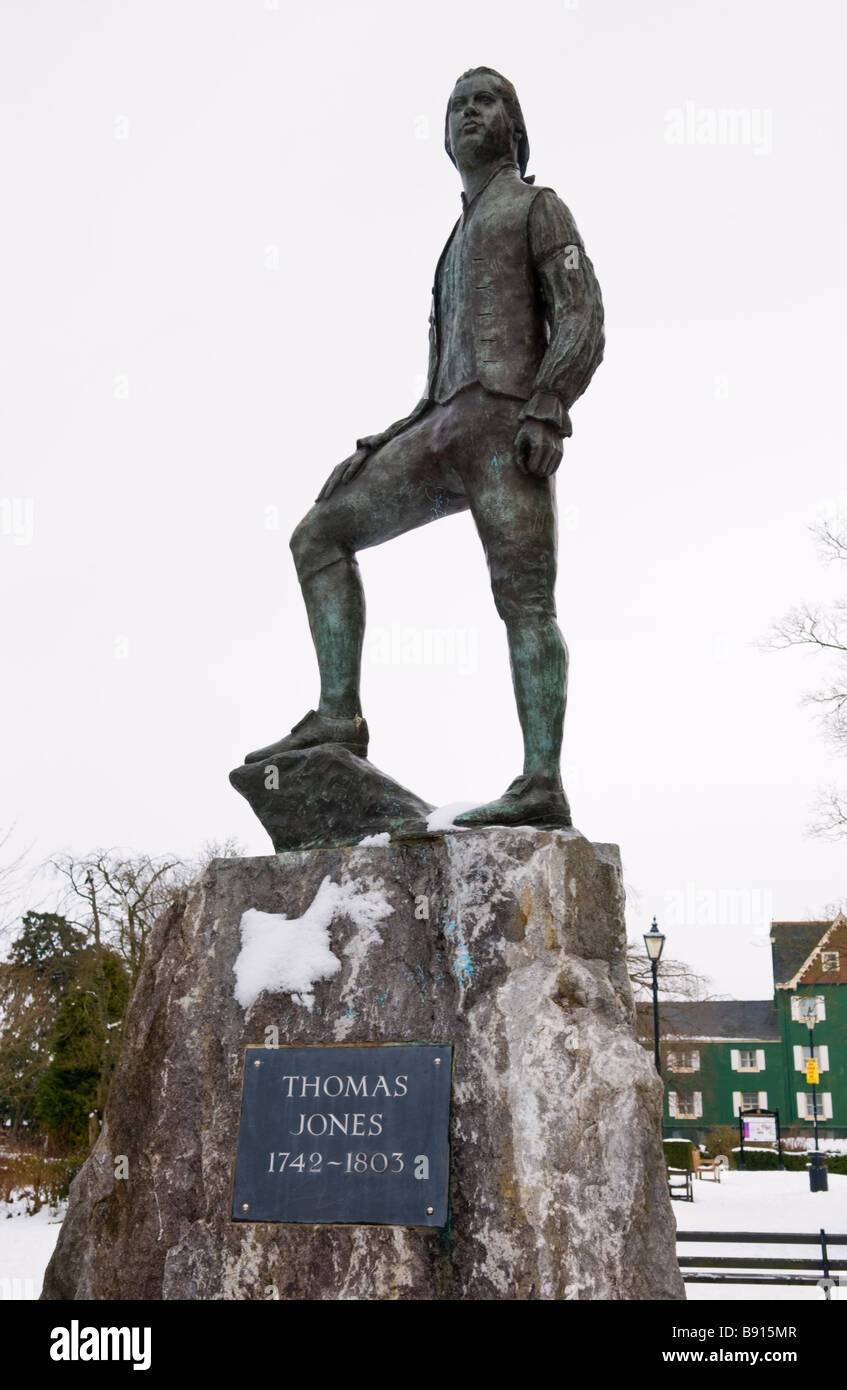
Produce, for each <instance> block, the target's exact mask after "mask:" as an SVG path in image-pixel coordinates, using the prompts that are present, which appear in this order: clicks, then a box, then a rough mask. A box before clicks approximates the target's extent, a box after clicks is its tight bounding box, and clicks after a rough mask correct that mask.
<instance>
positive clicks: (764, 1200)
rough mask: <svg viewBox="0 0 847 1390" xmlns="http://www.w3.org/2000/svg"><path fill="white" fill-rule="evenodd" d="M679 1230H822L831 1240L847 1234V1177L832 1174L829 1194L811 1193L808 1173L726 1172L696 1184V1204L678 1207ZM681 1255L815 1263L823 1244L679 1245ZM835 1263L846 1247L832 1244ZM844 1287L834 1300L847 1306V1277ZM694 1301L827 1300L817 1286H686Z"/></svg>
mask: <svg viewBox="0 0 847 1390" xmlns="http://www.w3.org/2000/svg"><path fill="white" fill-rule="evenodd" d="M673 1209H674V1215H675V1216H676V1225H677V1230H678V1231H797V1232H801V1233H803V1234H810V1233H813V1232H817V1231H819V1230H820V1228H821V1227H823V1228H824V1230H825V1231H826V1232H827V1233H828V1234H831V1235H845V1234H847V1177H842V1176H840V1175H839V1174H836V1173H830V1175H829V1191H828V1192H811V1191H810V1190H809V1175H808V1173H779V1172H769V1173H768V1172H764V1173H741V1172H734V1171H729V1172H723V1173H722V1174H721V1181H720V1182H719V1183H714V1182H710V1181H707V1180H706V1179H705V1178H704V1179H702V1180H697V1179H695V1181H694V1201H693V1202H674V1203H673ZM678 1252H679V1254H680V1255H706V1254H708V1255H739V1256H748V1257H752V1256H757V1255H763V1256H772V1257H774V1258H777V1257H779V1256H780V1255H785V1256H788V1257H790V1258H793V1259H816V1258H817V1257H818V1256H819V1255H820V1245H819V1244H818V1245H817V1246H811V1245H810V1246H805V1245H747V1244H744V1245H739V1244H724V1243H720V1244H714V1245H713V1244H701V1243H700V1242H699V1241H698V1242H697V1243H696V1244H689V1245H684V1244H680V1245H679V1246H678ZM829 1254H830V1257H831V1258H832V1259H835V1260H839V1259H840V1260H843V1259H847V1246H844V1245H840V1246H839V1245H833V1246H831V1247H830V1249H829ZM841 1277H842V1281H843V1282H842V1285H841V1286H840V1287H836V1288H834V1289H833V1290H832V1297H833V1299H839V1300H840V1301H841V1302H845V1303H847V1274H844V1275H842V1276H841ZM685 1291H686V1293H687V1295H688V1298H689V1300H690V1301H691V1302H698V1301H705V1300H707V1299H708V1300H719V1301H722V1302H734V1301H736V1300H739V1299H760V1298H761V1299H794V1300H797V1299H802V1300H806V1301H815V1302H818V1301H821V1300H823V1297H824V1295H823V1291H822V1290H821V1289H819V1288H817V1287H816V1286H815V1285H806V1286H803V1285H797V1284H794V1285H791V1284H756V1285H749V1284H724V1285H719V1284H686V1286H685Z"/></svg>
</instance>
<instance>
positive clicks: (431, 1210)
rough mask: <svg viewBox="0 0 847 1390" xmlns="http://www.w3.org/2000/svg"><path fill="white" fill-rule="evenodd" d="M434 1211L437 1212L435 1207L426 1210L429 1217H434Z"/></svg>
mask: <svg viewBox="0 0 847 1390" xmlns="http://www.w3.org/2000/svg"><path fill="white" fill-rule="evenodd" d="M434 1211H435V1207H427V1209H426V1214H427V1216H432V1214H433V1212H434Z"/></svg>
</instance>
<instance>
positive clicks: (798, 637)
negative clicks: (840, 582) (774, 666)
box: [763, 517, 847, 839]
mask: <svg viewBox="0 0 847 1390" xmlns="http://www.w3.org/2000/svg"><path fill="white" fill-rule="evenodd" d="M811 531H812V535H813V536H814V537H815V539H816V541H817V545H818V551H819V554H820V556H821V559H822V560H823V561H824V563H826V564H847V519H845V518H844V517H836V518H834V519H831V520H827V521H821V522H818V524H817V525H815V526H813V527H811ZM763 646H764V647H765V648H766V649H767V650H769V651H785V650H787V649H788V648H789V647H809V648H811V649H812V650H814V651H816V652H817V653H818V655H819V656H823V657H824V658H825V659H826V661H827V662H828V675H827V679H826V682H825V683H824V684H823V685H821V686H820V687H819V688H818V689H817V690H813V691H810V692H809V694H808V695H807V696H806V697H805V702H806V703H807V704H809V705H811V706H813V707H814V708H815V710H816V712H817V714H818V716H819V719H820V724H821V727H822V730H823V734H824V737H825V739H826V741H827V743H828V744H829V745H830V747H831V748H832V749H833V751H834V752H835V754H836V756H839V757H843V756H845V755H847V598H839V599H836V600H835V602H834V603H831V604H829V605H823V604H818V605H812V604H808V603H803V604H800V605H799V607H797V608H792V609H791V610H790V611H789V612H788V613H786V614H785V616H784V617H783V618H781V619H780V620H779V622H776V623H774V624H773V626H772V628H771V630H770V634H769V636H768V638H767V639H766V641H765V642H764V643H763ZM810 829H811V831H812V834H814V835H820V836H822V837H823V838H824V839H840V838H841V837H842V836H843V835H845V834H847V792H845V791H844V790H843V789H842V788H839V787H837V786H834V785H833V786H829V787H825V788H823V789H822V790H821V792H820V795H819V797H818V800H817V803H816V806H815V810H814V820H813V822H812V824H811V827H810Z"/></svg>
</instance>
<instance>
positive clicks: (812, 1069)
mask: <svg viewBox="0 0 847 1390" xmlns="http://www.w3.org/2000/svg"><path fill="white" fill-rule="evenodd" d="M819 1080H820V1077H819V1076H818V1064H817V1060H813V1059H812V1058H811V1057H810V1058H809V1060H808V1062H807V1063H806V1081H807V1082H808V1084H809V1085H810V1086H817V1084H818V1081H819Z"/></svg>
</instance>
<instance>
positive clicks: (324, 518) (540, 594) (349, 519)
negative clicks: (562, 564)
mask: <svg viewBox="0 0 847 1390" xmlns="http://www.w3.org/2000/svg"><path fill="white" fill-rule="evenodd" d="M522 405H523V402H522V401H519V400H514V399H513V398H512V397H510V396H495V395H492V394H491V393H489V392H487V391H485V390H484V389H483V388H482V387H481V386H471V387H468V388H466V389H465V390H464V391H460V392H459V394H458V395H456V396H454V397H453V399H452V400H451V401H448V402H447V404H446V405H436V404H433V405H431V406H430V407H429V409H428V410H427V411H426V412H425V414H424V415H423V416H421V418H420V419H419V420H418V421H417V422H416V423H415V424H414V425H412V426H410V428H409V429H407V430H404V431H403V432H402V433H401V434H399V435H397V436H396V437H395V438H394V439H392V440H389V442H388V443H387V444H384V445H383V446H382V447H381V448H379V449H376V450H375V451H374V453H372V454H371V455H370V456H369V457H368V459H367V461H366V462H365V464H364V466H363V467H362V469H361V470H360V472H359V473H358V474H357V475H356V477H355V478H354V479H353V480H352V482H349V483H342V484H340V485H339V486H338V487H337V488H336V489H335V491H334V492H333V493H332V494H331V495H330V496H329V497H327V498H326V499H325V500H324V501H322V502H316V503H315V505H314V507H312V509H311V511H310V512H309V513H308V514H307V515H306V516H305V517H304V519H303V520H302V521H301V522H300V525H299V526H298V527H297V529H296V530H295V532H294V534H293V536H292V537H291V549H292V552H293V555H294V561H295V564H296V566H297V574H298V577H299V579H300V582H301V583H302V582H303V581H304V580H305V579H308V578H309V577H310V576H311V575H313V574H316V573H317V572H318V570H321V569H324V568H325V567H326V566H327V565H332V564H334V563H335V562H336V561H338V560H350V559H352V557H353V555H354V554H355V553H356V551H358V550H367V549H368V548H369V547H370V546H373V545H381V544H382V542H383V541H388V540H392V539H393V538H394V537H395V536H401V535H403V534H404V533H405V532H406V531H411V530H413V529H414V528H415V527H417V526H424V525H426V523H427V522H429V521H437V520H438V519H439V518H440V517H444V516H453V515H454V514H455V513H456V512H463V511H467V510H468V509H470V512H471V515H472V516H473V519H474V522H475V524H476V529H477V531H478V533H479V537H480V540H481V541H482V545H483V549H484V551H485V557H486V560H487V562H488V570H489V574H490V576H491V587H492V590H493V593H494V601H495V603H496V605H497V611H498V613H499V614H500V616H501V618H503V619H505V621H506V622H510V621H514V620H518V619H521V618H524V619H531V618H533V617H545V618H552V617H555V612H556V609H555V602H554V597H553V589H554V585H555V582H556V504H555V484H554V480H553V478H539V477H536V476H535V475H534V474H526V473H521V472H519V470H518V469H517V467H516V465H515V450H514V439H515V435H516V433H517V431H518V428H519V424H520V422H519V420H518V415H519V413H520V410H521V407H522Z"/></svg>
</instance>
